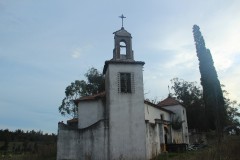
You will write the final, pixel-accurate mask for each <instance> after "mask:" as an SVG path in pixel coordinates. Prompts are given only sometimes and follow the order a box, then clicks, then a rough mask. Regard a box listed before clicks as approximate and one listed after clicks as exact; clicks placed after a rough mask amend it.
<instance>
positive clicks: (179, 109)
mask: <svg viewBox="0 0 240 160" xmlns="http://www.w3.org/2000/svg"><path fill="white" fill-rule="evenodd" d="M163 108H165V109H168V110H170V111H172V112H174V113H175V115H174V116H175V117H177V116H179V118H180V120H181V121H183V123H182V129H180V130H178V131H175V130H173V139H175V142H176V143H187V144H189V135H188V125H187V112H186V109H185V107H183V106H182V105H173V106H165V107H163Z"/></svg>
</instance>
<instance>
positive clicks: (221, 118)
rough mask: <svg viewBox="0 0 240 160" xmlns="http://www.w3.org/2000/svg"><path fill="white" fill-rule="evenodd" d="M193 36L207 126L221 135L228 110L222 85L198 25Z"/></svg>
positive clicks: (194, 27)
mask: <svg viewBox="0 0 240 160" xmlns="http://www.w3.org/2000/svg"><path fill="white" fill-rule="evenodd" d="M193 36H194V41H195V45H196V52H197V57H198V60H199V70H200V74H201V79H200V80H201V85H202V87H203V99H204V103H205V111H206V118H207V123H208V124H207V125H208V128H209V129H216V130H217V132H218V133H221V132H222V130H223V127H224V124H225V122H226V109H225V105H224V103H225V102H224V98H223V92H222V89H221V85H220V82H219V80H218V76H217V72H216V70H215V67H214V62H213V59H212V55H211V52H210V50H209V49H207V48H206V47H205V42H204V39H203V36H202V34H201V32H200V28H199V27H198V26H197V25H194V26H193Z"/></svg>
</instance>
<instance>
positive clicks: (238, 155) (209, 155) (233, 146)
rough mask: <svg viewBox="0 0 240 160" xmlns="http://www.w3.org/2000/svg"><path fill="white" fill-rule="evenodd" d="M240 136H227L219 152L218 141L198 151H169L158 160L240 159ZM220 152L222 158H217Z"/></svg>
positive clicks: (157, 159)
mask: <svg viewBox="0 0 240 160" xmlns="http://www.w3.org/2000/svg"><path fill="white" fill-rule="evenodd" d="M239 149H240V136H226V137H224V139H223V141H222V143H221V145H220V146H219V151H220V152H219V153H218V152H217V143H216V142H214V141H213V142H212V144H211V145H210V146H209V147H207V148H204V149H202V150H198V151H189V152H186V153H179V154H177V153H167V154H165V155H163V154H162V155H160V156H159V157H158V158H156V160H240V150H239ZM217 154H219V157H220V158H217V157H218V155H217Z"/></svg>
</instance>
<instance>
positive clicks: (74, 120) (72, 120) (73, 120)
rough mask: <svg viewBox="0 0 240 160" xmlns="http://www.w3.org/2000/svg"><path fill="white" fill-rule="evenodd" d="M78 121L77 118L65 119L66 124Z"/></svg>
mask: <svg viewBox="0 0 240 160" xmlns="http://www.w3.org/2000/svg"><path fill="white" fill-rule="evenodd" d="M77 122H78V118H73V119H70V120H68V121H67V124H69V123H77Z"/></svg>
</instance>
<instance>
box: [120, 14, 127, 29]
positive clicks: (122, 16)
mask: <svg viewBox="0 0 240 160" xmlns="http://www.w3.org/2000/svg"><path fill="white" fill-rule="evenodd" d="M119 18H122V27H123V18H126V17H124V15H123V14H122V15H121V16H119Z"/></svg>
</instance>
